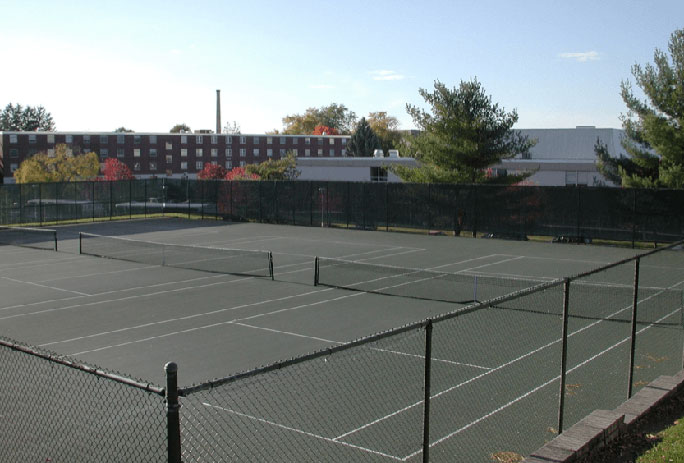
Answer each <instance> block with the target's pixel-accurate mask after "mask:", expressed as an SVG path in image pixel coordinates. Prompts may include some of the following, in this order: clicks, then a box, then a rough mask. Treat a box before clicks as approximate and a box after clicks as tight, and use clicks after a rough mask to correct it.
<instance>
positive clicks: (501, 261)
mask: <svg viewBox="0 0 684 463" xmlns="http://www.w3.org/2000/svg"><path fill="white" fill-rule="evenodd" d="M524 258H525V256H516V257H510V258H508V259H504V260H499V261H497V262H491V263H489V264H483V265H478V266H477V267H470V268H464V269H463V270H459V271H458V272H456V273H464V272H469V271H471V270H475V269H478V268H482V267H489V266H490V265H498V264H503V263H504V262H511V261H514V260H520V259H524Z"/></svg>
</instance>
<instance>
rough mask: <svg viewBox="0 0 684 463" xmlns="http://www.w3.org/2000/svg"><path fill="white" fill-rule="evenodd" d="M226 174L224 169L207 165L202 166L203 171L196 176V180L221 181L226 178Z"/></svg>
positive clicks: (215, 165)
mask: <svg viewBox="0 0 684 463" xmlns="http://www.w3.org/2000/svg"><path fill="white" fill-rule="evenodd" d="M226 174H228V171H227V170H226V169H225V167H223V166H219V165H218V164H212V163H209V164H205V165H204V169H202V170H201V171H200V172H199V173H198V174H197V178H198V179H200V180H222V179H224V178H226Z"/></svg>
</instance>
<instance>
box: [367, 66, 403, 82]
mask: <svg viewBox="0 0 684 463" xmlns="http://www.w3.org/2000/svg"><path fill="white" fill-rule="evenodd" d="M370 75H371V76H373V80H403V79H405V78H406V76H405V75H403V74H399V73H397V72H396V71H388V70H385V69H381V70H377V71H371V72H370Z"/></svg>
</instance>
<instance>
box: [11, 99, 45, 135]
mask: <svg viewBox="0 0 684 463" xmlns="http://www.w3.org/2000/svg"><path fill="white" fill-rule="evenodd" d="M2 130H4V131H13V132H35V131H37V130H38V131H41V132H53V131H54V130H55V123H54V121H53V120H52V115H51V114H50V113H49V112H47V111H46V110H45V108H43V107H42V106H37V107H35V108H34V107H32V106H26V107H22V106H21V105H20V104H17V105H16V106H14V105H13V104H12V103H10V104H8V105H7V106H5V109H3V110H2V111H0V131H2Z"/></svg>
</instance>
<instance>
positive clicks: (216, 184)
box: [0, 178, 684, 242]
mask: <svg viewBox="0 0 684 463" xmlns="http://www.w3.org/2000/svg"><path fill="white" fill-rule="evenodd" d="M156 214H187V215H188V216H195V217H197V216H200V217H202V218H216V219H225V220H233V221H261V222H269V223H283V224H292V225H303V226H317V227H318V226H325V227H342V228H356V229H363V230H428V231H429V230H434V231H443V232H448V233H456V234H460V233H466V234H472V235H473V236H475V235H478V236H479V235H491V236H493V237H502V238H513V239H526V238H527V237H528V236H550V237H558V238H560V239H572V240H581V241H589V240H592V239H603V240H618V241H632V242H634V241H649V242H672V241H676V240H677V239H680V238H681V237H682V236H683V235H684V191H680V190H645V189H623V188H586V187H539V186H502V185H449V184H410V183H374V182H325V181H288V182H261V181H233V182H229V181H221V180H189V179H167V178H154V179H141V180H131V181H121V182H75V183H42V184H22V185H1V186H0V225H25V224H30V225H36V224H38V225H42V224H45V223H55V222H69V221H78V220H93V221H94V220H103V219H104V220H107V219H114V218H125V217H133V216H136V217H139V216H145V217H149V216H154V215H156Z"/></svg>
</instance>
